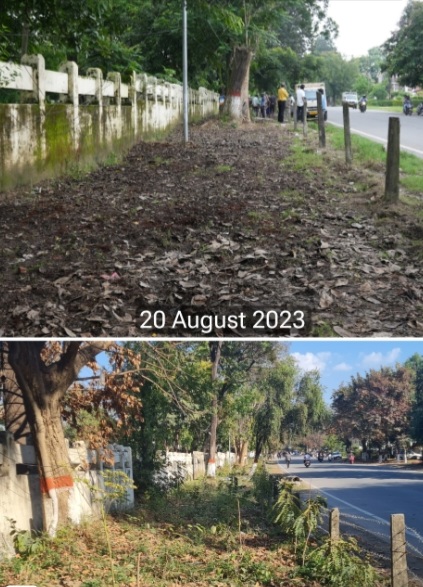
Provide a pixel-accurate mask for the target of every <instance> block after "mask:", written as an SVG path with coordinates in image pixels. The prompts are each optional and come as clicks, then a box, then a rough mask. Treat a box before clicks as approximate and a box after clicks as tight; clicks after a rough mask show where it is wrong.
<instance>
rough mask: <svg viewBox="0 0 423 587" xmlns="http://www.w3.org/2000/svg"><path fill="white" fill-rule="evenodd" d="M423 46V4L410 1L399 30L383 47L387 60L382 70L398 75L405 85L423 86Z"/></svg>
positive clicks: (415, 0) (414, 0)
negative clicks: (422, 50) (421, 51)
mask: <svg viewBox="0 0 423 587" xmlns="http://www.w3.org/2000/svg"><path fill="white" fill-rule="evenodd" d="M422 45H423V2H420V1H417V0H410V1H409V2H408V4H407V5H406V7H405V9H404V11H403V14H402V16H401V19H400V22H399V28H398V29H397V30H396V31H394V32H393V33H392V35H391V36H390V38H389V39H388V40H387V41H386V43H385V44H384V45H383V48H384V51H385V54H386V59H385V62H384V64H383V66H382V68H383V69H384V70H385V71H387V72H388V73H389V75H398V76H399V81H400V83H401V84H403V85H408V86H411V87H415V86H420V85H422V84H423V65H422V62H421V56H420V47H421V46H422Z"/></svg>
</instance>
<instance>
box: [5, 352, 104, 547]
mask: <svg viewBox="0 0 423 587" xmlns="http://www.w3.org/2000/svg"><path fill="white" fill-rule="evenodd" d="M44 344H45V343H44V342H11V343H9V363H10V366H11V367H12V369H13V371H14V373H15V376H16V382H17V384H18V386H19V389H20V390H21V392H22V397H23V402H24V405H25V413H26V416H27V418H28V422H29V425H30V429H31V434H32V439H33V443H34V447H35V453H36V456H37V464H38V470H39V474H40V479H41V490H42V495H43V516H44V530H45V531H47V532H48V533H49V534H50V536H54V535H55V534H56V531H57V529H58V528H59V527H60V526H62V525H64V524H66V523H67V522H68V521H69V494H70V490H71V489H72V487H73V484H74V482H73V475H72V469H71V465H70V461H69V453H68V449H67V445H66V441H65V436H64V431H63V426H62V421H61V401H62V399H63V397H64V395H65V393H66V391H67V390H68V389H69V387H70V386H71V385H72V383H73V382H74V381H75V380H76V378H77V377H78V373H79V371H80V370H81V368H82V367H83V366H84V365H86V364H87V363H88V362H90V361H93V360H94V358H95V356H96V355H97V354H98V353H99V352H101V350H104V349H105V348H107V346H109V345H110V343H93V344H92V345H87V346H86V347H84V348H83V349H81V344H82V343H81V342H70V343H68V344H67V345H66V350H65V352H64V353H63V354H62V355H61V358H60V360H59V361H57V362H52V363H48V362H45V361H44V360H43V358H42V356H41V354H42V352H43V349H44Z"/></svg>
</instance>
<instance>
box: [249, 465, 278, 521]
mask: <svg viewBox="0 0 423 587" xmlns="http://www.w3.org/2000/svg"><path fill="white" fill-rule="evenodd" d="M252 481H253V495H254V497H255V499H256V501H257V503H258V504H259V506H260V508H261V510H262V512H263V514H267V512H268V511H269V509H270V508H271V507H272V505H273V503H274V488H275V485H274V480H273V479H272V477H271V476H270V475H269V473H268V472H267V471H266V468H265V467H264V465H263V464H260V465H259V466H258V467H257V469H256V471H255V473H254V475H253V478H252Z"/></svg>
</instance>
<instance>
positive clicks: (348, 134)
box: [342, 102, 352, 165]
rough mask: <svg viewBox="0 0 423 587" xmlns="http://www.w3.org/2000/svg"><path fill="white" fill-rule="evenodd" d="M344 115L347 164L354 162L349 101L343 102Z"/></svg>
mask: <svg viewBox="0 0 423 587" xmlns="http://www.w3.org/2000/svg"><path fill="white" fill-rule="evenodd" d="M342 115H343V118H344V145H345V162H346V164H347V165H351V163H352V149H351V128H350V111H349V107H348V104H347V102H343V103H342Z"/></svg>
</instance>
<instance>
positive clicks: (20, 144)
mask: <svg viewBox="0 0 423 587" xmlns="http://www.w3.org/2000/svg"><path fill="white" fill-rule="evenodd" d="M0 87H2V88H4V89H5V90H7V91H9V90H10V91H15V92H16V90H19V91H20V95H21V99H20V103H19V104H0V190H5V189H7V188H11V187H14V186H16V185H19V184H29V183H32V182H35V181H38V180H40V179H42V178H45V177H54V176H57V175H60V174H63V173H67V172H72V170H74V169H75V168H77V167H79V168H81V167H82V168H86V167H88V166H91V165H93V164H97V163H100V162H102V161H104V160H105V159H106V158H107V155H108V154H110V152H121V151H122V150H125V149H128V148H129V147H130V146H132V145H133V144H134V143H135V142H136V141H138V140H140V139H147V138H149V137H151V136H155V135H156V134H157V133H158V132H164V131H168V130H170V129H171V128H172V126H173V125H175V124H176V123H178V122H179V121H181V119H182V115H183V93H182V86H181V85H179V84H170V83H167V82H163V81H160V80H158V79H157V78H155V77H152V76H149V75H147V74H142V75H139V74H133V75H132V78H131V83H130V84H123V83H122V82H121V79H120V74H118V73H109V74H107V76H106V78H104V77H103V74H102V72H101V70H99V69H96V68H93V69H91V70H89V71H88V75H87V76H86V77H83V76H79V75H78V67H77V65H76V64H75V63H73V62H68V63H65V64H64V65H63V66H62V68H61V71H59V72H53V71H49V70H46V69H45V63H44V58H43V57H42V55H31V56H24V57H23V60H22V64H13V63H4V62H0ZM25 102H27V103H25ZM188 109H189V116H190V118H191V119H199V118H203V117H205V116H208V115H211V114H217V112H218V109H219V103H218V94H216V93H214V92H210V91H208V90H206V89H205V88H200V89H199V90H189V96H188Z"/></svg>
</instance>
